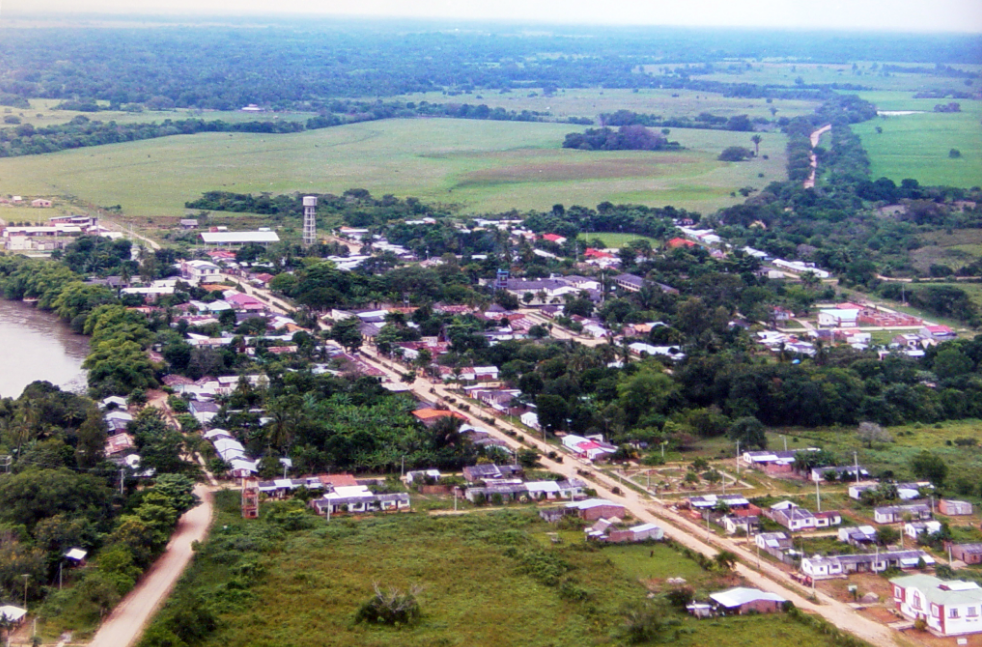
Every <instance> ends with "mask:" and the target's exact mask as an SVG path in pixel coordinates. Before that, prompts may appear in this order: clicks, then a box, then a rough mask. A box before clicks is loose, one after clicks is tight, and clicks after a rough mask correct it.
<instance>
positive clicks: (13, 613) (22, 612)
mask: <svg viewBox="0 0 982 647" xmlns="http://www.w3.org/2000/svg"><path fill="white" fill-rule="evenodd" d="M26 617H27V609H21V608H20V607H15V606H14V605H12V604H5V605H3V606H2V607H0V619H2V620H5V621H6V622H12V623H14V624H17V625H19V624H23V623H24V618H26Z"/></svg>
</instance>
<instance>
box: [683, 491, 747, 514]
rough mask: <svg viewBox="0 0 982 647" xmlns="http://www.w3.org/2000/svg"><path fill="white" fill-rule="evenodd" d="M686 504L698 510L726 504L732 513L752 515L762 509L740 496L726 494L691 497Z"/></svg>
mask: <svg viewBox="0 0 982 647" xmlns="http://www.w3.org/2000/svg"><path fill="white" fill-rule="evenodd" d="M685 503H686V505H687V506H688V507H690V508H693V509H696V510H702V509H711V508H715V507H717V506H719V505H721V504H725V505H726V507H727V508H729V509H730V510H731V511H732V510H747V511H750V512H751V513H755V512H758V511H759V510H760V508H758V507H756V506H754V505H752V504H751V503H750V501H748V500H747V499H746V498H744V497H742V496H740V495H739V494H724V495H721V496H717V495H715V494H704V495H701V496H690V497H689V498H688V499H686V502H685Z"/></svg>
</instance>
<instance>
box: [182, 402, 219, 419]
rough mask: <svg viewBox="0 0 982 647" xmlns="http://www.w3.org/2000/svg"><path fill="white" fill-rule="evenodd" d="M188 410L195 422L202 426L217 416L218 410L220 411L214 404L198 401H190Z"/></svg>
mask: <svg viewBox="0 0 982 647" xmlns="http://www.w3.org/2000/svg"><path fill="white" fill-rule="evenodd" d="M189 408H190V410H191V415H192V416H194V418H195V420H197V421H198V422H200V423H201V424H203V425H207V424H208V423H209V422H211V421H212V420H213V419H214V418H215V416H217V415H218V410H219V409H220V407H219V406H218V403H216V402H207V401H206V402H202V401H199V400H192V401H191V402H190V405H189Z"/></svg>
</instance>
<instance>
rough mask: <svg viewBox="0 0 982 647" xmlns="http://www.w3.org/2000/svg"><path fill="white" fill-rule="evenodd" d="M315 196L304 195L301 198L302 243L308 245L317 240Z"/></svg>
mask: <svg viewBox="0 0 982 647" xmlns="http://www.w3.org/2000/svg"><path fill="white" fill-rule="evenodd" d="M316 211H317V197H316V196H312V195H305V196H304V198H303V245H304V247H310V246H311V245H313V244H314V243H316V242H317V216H316V213H315V212H316Z"/></svg>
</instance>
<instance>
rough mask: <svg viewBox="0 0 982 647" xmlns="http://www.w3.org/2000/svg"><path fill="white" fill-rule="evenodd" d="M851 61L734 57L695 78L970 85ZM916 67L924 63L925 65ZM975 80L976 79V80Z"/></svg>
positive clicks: (901, 86) (894, 87)
mask: <svg viewBox="0 0 982 647" xmlns="http://www.w3.org/2000/svg"><path fill="white" fill-rule="evenodd" d="M852 65H853V64H852V63H848V64H842V65H834V64H818V63H799V62H786V61H763V62H758V61H750V62H749V63H748V62H747V61H735V62H733V63H732V64H730V65H729V66H728V65H727V64H726V63H717V64H716V70H717V71H716V72H715V73H713V74H708V75H707V74H700V75H699V76H697V77H695V78H698V79H705V80H708V81H720V82H723V83H753V84H756V85H779V86H781V85H783V86H791V87H793V86H795V85H796V84H797V83H796V80H797V79H798V78H800V79H801V81H802V83H803V84H805V85H827V84H831V83H839V84H846V83H849V84H852V85H858V86H863V87H866V88H870V89H872V90H875V91H900V90H909V91H911V92H916V91H919V90H946V91H951V90H957V91H961V92H964V91H966V90H969V89H970V88H968V87H967V86H966V85H965V80H964V79H958V78H947V77H943V76H934V75H931V74H921V73H916V72H889V73H884V72H883V71H882V70H881V69H880V67H879V66H882V65H883V63H882V62H880V63H877V66H878V67H877V69H873V65H874V63H873V62H872V61H857V62H856V69H853V67H852ZM652 67H653V68H654V69H657V70H661V69H662V68H663V67H664V66H649V68H648V69H649V70H650V69H652ZM904 67H908V68H909V67H911V66H910V65H904ZM918 67H924V65H919V66H918ZM954 67H957V68H959V69H963V70H966V71H971V72H975V73H976V74H978V73H979V72H980V66H978V65H956V66H954ZM730 68H732V69H730ZM975 82H976V83H978V81H977V80H976V81H975Z"/></svg>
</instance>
